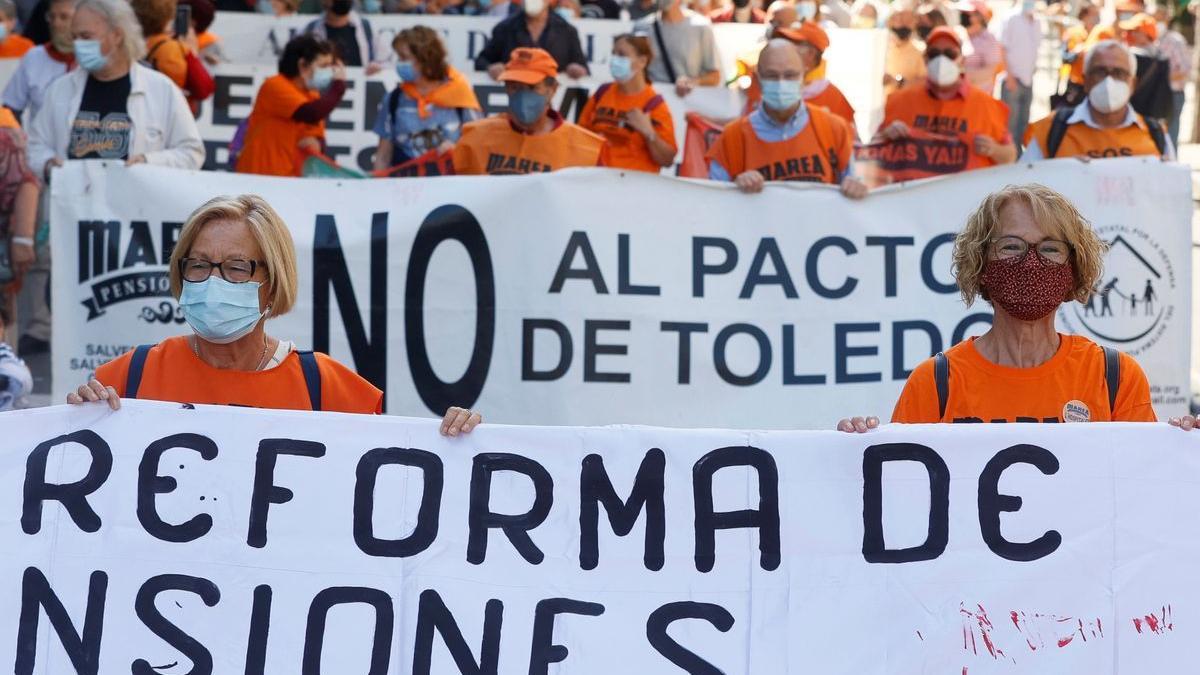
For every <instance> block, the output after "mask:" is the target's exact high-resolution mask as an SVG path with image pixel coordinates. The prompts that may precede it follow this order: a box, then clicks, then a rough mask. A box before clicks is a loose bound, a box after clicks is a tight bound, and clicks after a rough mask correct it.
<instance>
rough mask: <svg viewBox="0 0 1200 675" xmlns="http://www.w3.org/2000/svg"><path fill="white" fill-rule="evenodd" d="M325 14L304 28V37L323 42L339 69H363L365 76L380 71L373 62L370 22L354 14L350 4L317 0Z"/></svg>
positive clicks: (347, 0)
mask: <svg viewBox="0 0 1200 675" xmlns="http://www.w3.org/2000/svg"><path fill="white" fill-rule="evenodd" d="M321 7H323V8H324V10H325V12H324V14H323V15H322V17H321V18H319V19H314V20H313V21H312V22H310V23H309V24H308V25H307V26H305V27H304V32H305V33H310V34H312V35H313V36H315V37H317V38H319V39H321V40H327V41H329V42H330V43H332V44H333V45H334V46H335V48H336V51H335V52H334V54H335V55H336V56H337V57H338V59H339V60H340V61H341V63H342V64H343V65H346V66H353V67H359V66H361V67H362V68H365V69H366V74H367V75H374V74H375V73H378V72H379V71H381V70H383V65H382V64H381V63H379V61H377V60H376V56H375V55H376V54H378V53H379V51H378V50H377V49H375V31H374V30H373V29H372V28H371V22H370V21H367V20H366V19H365V18H364V17H362V16H359V14H358V12H356V11H354V0H321Z"/></svg>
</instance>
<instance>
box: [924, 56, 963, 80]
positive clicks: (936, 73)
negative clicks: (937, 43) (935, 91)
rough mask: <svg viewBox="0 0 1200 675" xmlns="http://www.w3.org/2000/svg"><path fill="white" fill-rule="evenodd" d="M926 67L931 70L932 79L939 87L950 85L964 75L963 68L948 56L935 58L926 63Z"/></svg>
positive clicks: (930, 77)
mask: <svg viewBox="0 0 1200 675" xmlns="http://www.w3.org/2000/svg"><path fill="white" fill-rule="evenodd" d="M925 68H926V69H927V70H928V71H929V79H930V81H932V82H933V83H934V84H936V85H937V86H939V87H949V86H950V85H952V84H954V83H955V82H958V78H960V77H962V69H961V68H959V67H958V64H957V63H955V62H954V61H951V60H950V58H949V57H946V56H939V57H937V58H935V59H933V60H932V61H930V62H929V63H928V64H926V66H925Z"/></svg>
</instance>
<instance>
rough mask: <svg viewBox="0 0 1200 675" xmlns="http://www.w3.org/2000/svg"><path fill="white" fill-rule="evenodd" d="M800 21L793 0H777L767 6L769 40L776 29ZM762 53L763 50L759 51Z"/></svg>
mask: <svg viewBox="0 0 1200 675" xmlns="http://www.w3.org/2000/svg"><path fill="white" fill-rule="evenodd" d="M799 20H800V15H799V14H797V13H796V3H794V2H792V1H791V0H775V2H772V3H771V4H770V5H768V6H767V23H768V24H770V26H768V27H767V38H768V39H769V38H770V37H771V34H772V33H774V32H775V29H777V28H782V27H784V26H790V25H792V24H794V23H796V22H797V21H799ZM759 51H761V49H760V50H759Z"/></svg>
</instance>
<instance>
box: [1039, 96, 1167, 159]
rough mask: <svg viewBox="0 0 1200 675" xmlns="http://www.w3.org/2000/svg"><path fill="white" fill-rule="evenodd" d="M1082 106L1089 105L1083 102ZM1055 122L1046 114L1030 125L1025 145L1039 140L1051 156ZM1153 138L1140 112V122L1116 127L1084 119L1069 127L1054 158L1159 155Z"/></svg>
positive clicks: (1045, 155)
mask: <svg viewBox="0 0 1200 675" xmlns="http://www.w3.org/2000/svg"><path fill="white" fill-rule="evenodd" d="M1080 105H1087V103H1081V104H1080ZM1053 123H1054V115H1047V116H1046V117H1044V118H1042V119H1040V120H1038V121H1036V122H1034V123H1033V124H1030V125H1029V129H1028V130H1026V132H1025V145H1029V141H1030V140H1036V141H1037V143H1038V147H1039V148H1041V149H1042V155H1043V156H1044V157H1045V158H1046V159H1050V154H1049V153H1050V149H1049V147H1048V143H1049V139H1050V126H1051V125H1052V124H1053ZM1159 154H1161V153H1160V152H1159V151H1158V146H1156V145H1155V144H1154V138H1153V137H1151V136H1150V132H1149V131H1147V129H1146V121H1145V120H1143V119H1142V116H1141V115H1138V116H1137V124H1136V125H1133V124H1131V125H1129V126H1126V127H1121V128H1113V129H1094V128H1092V127H1090V126H1088V125H1086V124H1084V123H1083V122H1077V123H1075V124H1072V125H1070V126H1068V127H1067V132H1066V133H1065V134H1063V137H1062V144H1061V145H1059V146H1058V152H1056V153H1055V154H1054V156H1055V157H1091V158H1092V159H1101V158H1104V157H1133V156H1134V155H1159Z"/></svg>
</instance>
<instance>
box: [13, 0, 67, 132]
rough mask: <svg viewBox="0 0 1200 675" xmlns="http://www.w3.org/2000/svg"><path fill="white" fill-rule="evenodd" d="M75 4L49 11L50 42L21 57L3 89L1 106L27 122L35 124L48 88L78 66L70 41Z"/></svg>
mask: <svg viewBox="0 0 1200 675" xmlns="http://www.w3.org/2000/svg"><path fill="white" fill-rule="evenodd" d="M74 14H75V0H53V1H52V2H51V3H50V4H49V6H48V9H47V10H46V21H47V23H48V24H49V25H50V41H49V42H47V43H46V44H44V45H38V46H37V47H34V48H33V49H31V50H29V51H28V52H26V53H25V56H23V57H21V63H20V64H19V65H18V66H17V70H16V72H14V73H13V75H12V79H10V80H9V81H8V84H7V85H5V87H4V94H3V96H0V104H2V105H5V106H7V107H8V108H9V109H11V110H12V111H13V112H14V113H15V114H16V115H17V117H21V115H22V113H24V114H25V122H26V124H28V123H29V122H32V121H33V118H34V117H35V116H36V115H37V112H38V110H39V109H41V107H42V100H43V99H44V98H45V96H46V88H47V87H49V86H50V83H51V82H53V81H54V80H56V79H58V77H59V76H60V75H62V74H63V73H65V72H67V71H68V70H70V69H71V68H72V67H74V65H75V55H74V51H75V47H74V43H73V42H72V41H71V17H72V16H74Z"/></svg>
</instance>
